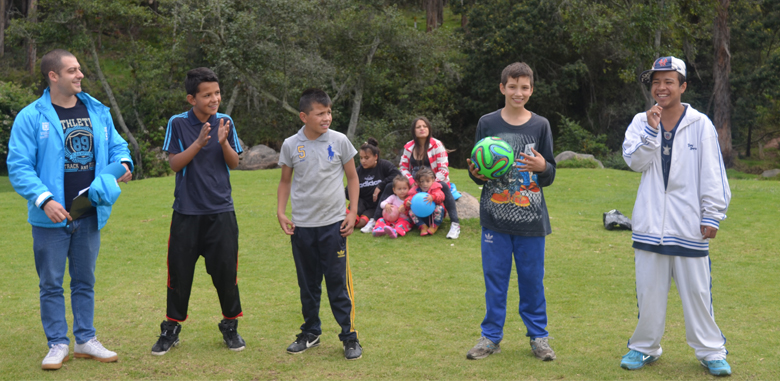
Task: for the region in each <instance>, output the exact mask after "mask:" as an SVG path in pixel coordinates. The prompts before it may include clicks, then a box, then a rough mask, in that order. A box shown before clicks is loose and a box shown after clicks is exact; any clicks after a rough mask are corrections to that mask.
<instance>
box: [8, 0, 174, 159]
mask: <svg viewBox="0 0 780 381" xmlns="http://www.w3.org/2000/svg"><path fill="white" fill-rule="evenodd" d="M0 1H2V0H0ZM152 153H153V154H154V158H155V159H156V160H158V161H163V162H165V161H168V153H167V152H163V150H162V147H154V148H152Z"/></svg>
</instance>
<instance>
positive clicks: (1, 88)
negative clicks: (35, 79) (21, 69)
mask: <svg viewBox="0 0 780 381" xmlns="http://www.w3.org/2000/svg"><path fill="white" fill-rule="evenodd" d="M36 99H38V97H37V96H36V95H35V94H34V93H33V91H32V89H29V88H24V87H21V86H19V85H16V84H14V83H11V82H2V81H0V160H2V162H0V173H6V172H7V168H6V165H5V160H6V158H7V157H8V139H9V138H10V137H11V127H13V124H14V119H15V118H16V114H18V113H19V111H22V109H23V108H24V107H25V106H27V105H28V104H30V103H32V102H33V101H35V100H36Z"/></svg>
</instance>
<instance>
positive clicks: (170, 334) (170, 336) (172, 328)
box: [152, 320, 181, 356]
mask: <svg viewBox="0 0 780 381" xmlns="http://www.w3.org/2000/svg"><path fill="white" fill-rule="evenodd" d="M179 332H181V324H179V323H177V322H175V321H168V320H165V321H163V322H162V323H161V324H160V338H159V339H157V342H156V343H154V346H153V347H152V354H153V355H155V356H162V355H164V354H166V353H168V351H169V350H170V349H171V348H173V347H175V346H177V345H179Z"/></svg>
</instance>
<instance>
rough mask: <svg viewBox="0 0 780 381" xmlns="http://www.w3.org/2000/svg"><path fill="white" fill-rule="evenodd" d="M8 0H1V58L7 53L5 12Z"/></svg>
mask: <svg viewBox="0 0 780 381" xmlns="http://www.w3.org/2000/svg"><path fill="white" fill-rule="evenodd" d="M7 4H8V1H7V0H0V58H2V57H3V56H4V55H5V14H6V12H7V9H6V5H7Z"/></svg>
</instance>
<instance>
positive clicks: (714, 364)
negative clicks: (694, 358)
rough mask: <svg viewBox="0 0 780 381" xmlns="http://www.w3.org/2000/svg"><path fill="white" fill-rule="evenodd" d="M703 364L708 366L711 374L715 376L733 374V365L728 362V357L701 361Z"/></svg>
mask: <svg viewBox="0 0 780 381" xmlns="http://www.w3.org/2000/svg"><path fill="white" fill-rule="evenodd" d="M699 363H700V364H701V366H703V367H705V368H707V370H708V371H710V374H711V375H713V376H729V375H731V366H729V363H727V362H726V359H723V360H712V361H704V360H702V361H699Z"/></svg>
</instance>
